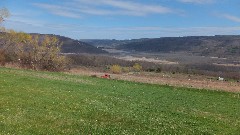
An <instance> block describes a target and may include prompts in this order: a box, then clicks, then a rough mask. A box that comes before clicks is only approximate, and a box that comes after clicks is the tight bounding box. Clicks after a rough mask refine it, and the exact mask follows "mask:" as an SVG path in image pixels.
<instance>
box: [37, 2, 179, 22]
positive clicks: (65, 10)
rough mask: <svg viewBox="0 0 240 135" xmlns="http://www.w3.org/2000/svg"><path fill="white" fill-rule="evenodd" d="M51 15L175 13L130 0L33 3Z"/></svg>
mask: <svg viewBox="0 0 240 135" xmlns="http://www.w3.org/2000/svg"><path fill="white" fill-rule="evenodd" d="M33 5H34V6H37V7H39V8H43V9H45V10H47V11H49V12H50V13H51V14H55V15H59V16H64V17H70V18H80V17H81V16H82V15H128V16H146V15H150V14H169V13H176V11H175V10H174V9H171V8H169V7H164V6H161V5H151V4H143V3H138V2H133V1H130V0H125V1H122V0H121V1H120V0H98V1H96V0H72V1H65V2H61V3H59V4H54V5H53V4H49V3H33Z"/></svg>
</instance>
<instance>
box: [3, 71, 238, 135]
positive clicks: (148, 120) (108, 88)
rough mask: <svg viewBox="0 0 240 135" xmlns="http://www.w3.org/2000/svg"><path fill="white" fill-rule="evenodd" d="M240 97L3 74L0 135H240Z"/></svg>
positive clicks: (70, 77) (86, 79) (51, 76)
mask: <svg viewBox="0 0 240 135" xmlns="http://www.w3.org/2000/svg"><path fill="white" fill-rule="evenodd" d="M239 133H240V93H226V92H217V91H207V90H197V89H188V88H177V87H170V86H160V85H150V84H142V83H134V82H127V81H117V80H106V79H99V78H91V77H84V76H76V75H67V74H63V73H49V72H35V71H26V70H16V69H6V68H0V134H29V135H32V134H74V135H75V134H143V135H146V134H236V135H237V134H239Z"/></svg>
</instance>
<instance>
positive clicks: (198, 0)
mask: <svg viewBox="0 0 240 135" xmlns="http://www.w3.org/2000/svg"><path fill="white" fill-rule="evenodd" d="M178 1H180V2H183V3H195V4H209V3H213V2H214V1H215V0H178Z"/></svg>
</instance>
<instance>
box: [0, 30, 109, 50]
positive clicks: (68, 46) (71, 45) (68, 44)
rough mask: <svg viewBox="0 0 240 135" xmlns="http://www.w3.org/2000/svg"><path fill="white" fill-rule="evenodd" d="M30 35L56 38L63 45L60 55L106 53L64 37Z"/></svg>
mask: <svg viewBox="0 0 240 135" xmlns="http://www.w3.org/2000/svg"><path fill="white" fill-rule="evenodd" d="M1 34H6V33H0V35H1ZM31 35H40V36H44V35H48V36H56V37H57V38H58V39H59V40H60V41H61V42H62V43H63V45H62V48H61V52H62V53H93V54H99V53H107V52H106V51H104V50H102V49H100V48H97V47H95V46H92V45H90V44H88V43H85V42H82V41H78V40H74V39H71V38H68V37H64V36H59V35H52V34H38V33H31ZM0 45H1V38H0Z"/></svg>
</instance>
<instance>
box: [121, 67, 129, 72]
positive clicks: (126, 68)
mask: <svg viewBox="0 0 240 135" xmlns="http://www.w3.org/2000/svg"><path fill="white" fill-rule="evenodd" d="M122 70H123V72H125V73H128V72H130V68H129V67H123V68H122Z"/></svg>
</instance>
